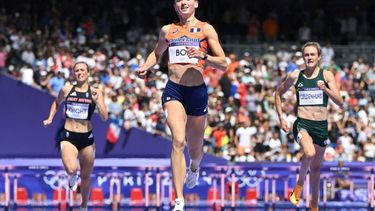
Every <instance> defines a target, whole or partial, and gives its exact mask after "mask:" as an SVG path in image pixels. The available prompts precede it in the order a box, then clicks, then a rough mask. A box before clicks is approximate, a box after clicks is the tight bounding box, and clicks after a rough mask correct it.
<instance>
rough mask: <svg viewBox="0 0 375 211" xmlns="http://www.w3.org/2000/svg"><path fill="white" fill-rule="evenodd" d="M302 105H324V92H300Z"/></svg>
mask: <svg viewBox="0 0 375 211" xmlns="http://www.w3.org/2000/svg"><path fill="white" fill-rule="evenodd" d="M299 104H300V105H322V104H323V90H320V89H316V90H300V91H299Z"/></svg>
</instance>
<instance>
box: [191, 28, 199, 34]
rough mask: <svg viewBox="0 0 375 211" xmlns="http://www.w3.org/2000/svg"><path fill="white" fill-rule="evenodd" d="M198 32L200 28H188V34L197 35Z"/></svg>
mask: <svg viewBox="0 0 375 211" xmlns="http://www.w3.org/2000/svg"><path fill="white" fill-rule="evenodd" d="M200 31H201V28H190V33H197V32H200Z"/></svg>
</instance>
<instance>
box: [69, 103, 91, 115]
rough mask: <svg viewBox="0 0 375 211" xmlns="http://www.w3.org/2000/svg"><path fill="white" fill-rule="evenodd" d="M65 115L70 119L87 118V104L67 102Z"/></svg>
mask: <svg viewBox="0 0 375 211" xmlns="http://www.w3.org/2000/svg"><path fill="white" fill-rule="evenodd" d="M66 106H67V107H66V116H67V117H69V118H72V119H87V117H88V116H89V104H82V103H67V105H66Z"/></svg>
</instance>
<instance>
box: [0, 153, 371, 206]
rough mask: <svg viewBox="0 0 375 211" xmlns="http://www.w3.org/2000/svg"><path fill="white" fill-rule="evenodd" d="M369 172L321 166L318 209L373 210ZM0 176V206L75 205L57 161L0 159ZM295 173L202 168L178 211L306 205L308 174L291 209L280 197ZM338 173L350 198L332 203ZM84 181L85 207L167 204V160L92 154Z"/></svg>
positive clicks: (290, 167) (274, 168) (280, 166)
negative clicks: (88, 184) (87, 186)
mask: <svg viewBox="0 0 375 211" xmlns="http://www.w3.org/2000/svg"><path fill="white" fill-rule="evenodd" d="M374 169H375V166H374V164H373V163H345V164H344V166H343V167H337V163H324V165H323V166H322V173H321V186H322V188H321V194H320V195H321V199H320V205H319V206H320V209H319V210H356V211H360V210H374V204H375V203H374ZM0 173H1V177H0V210H1V209H3V210H25V211H26V210H78V207H79V201H80V198H79V194H77V193H73V192H71V191H70V190H68V189H67V188H66V174H65V172H64V170H63V168H62V165H61V161H60V160H59V159H8V160H0ZM297 174H298V164H296V163H248V164H243V165H241V166H239V165H233V166H202V168H201V177H200V180H199V185H198V186H197V187H195V188H194V189H192V190H186V191H185V193H184V194H185V197H186V198H185V200H186V202H185V204H186V209H185V210H215V211H216V210H254V211H256V210H309V209H307V208H306V207H308V206H309V204H308V203H307V202H308V201H309V200H308V199H309V197H310V194H308V191H309V188H307V185H308V183H309V177H307V179H306V183H307V184H306V186H305V188H304V192H303V194H302V198H303V199H304V200H303V201H302V202H301V203H300V206H299V208H296V207H294V206H292V204H291V203H289V202H288V199H287V197H288V194H289V193H290V191H291V189H292V188H293V186H294V184H295V181H296V175H297ZM343 175H345V177H344V178H346V179H348V180H349V181H350V183H351V187H350V190H346V192H347V193H349V195H350V196H351V197H349V198H347V199H345V200H340V199H339V200H338V198H337V196H336V193H337V192H339V191H340V190H339V189H334V187H335V185H334V181H335V179H336V178H337V177H340V178H342V177H343ZM91 179H92V180H93V188H92V189H93V192H92V193H91V196H92V198H91V199H90V203H89V210H95V211H106V210H131V211H136V210H171V208H172V207H173V199H174V191H173V189H172V183H171V175H170V168H169V160H168V159H159V160H158V159H152V160H150V159H97V161H96V163H95V169H94V172H93V174H92V175H91ZM58 190H60V191H58ZM137 194H138V195H137ZM359 196H360V197H359ZM171 202H172V203H171Z"/></svg>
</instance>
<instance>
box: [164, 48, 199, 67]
mask: <svg viewBox="0 0 375 211" xmlns="http://www.w3.org/2000/svg"><path fill="white" fill-rule="evenodd" d="M186 47H190V48H195V49H197V50H198V49H199V48H198V47H197V46H171V47H169V49H168V51H169V63H171V64H176V63H191V64H196V63H198V59H197V58H189V57H188V55H187V49H186Z"/></svg>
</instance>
